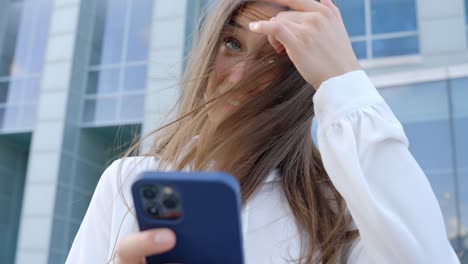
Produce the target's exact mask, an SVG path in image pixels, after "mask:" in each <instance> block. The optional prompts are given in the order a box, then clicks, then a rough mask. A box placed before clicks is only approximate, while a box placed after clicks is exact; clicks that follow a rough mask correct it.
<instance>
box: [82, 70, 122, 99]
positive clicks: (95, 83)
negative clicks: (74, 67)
mask: <svg viewBox="0 0 468 264" xmlns="http://www.w3.org/2000/svg"><path fill="white" fill-rule="evenodd" d="M118 89H119V69H118V68H116V69H106V70H99V71H90V72H89V73H88V85H87V87H86V93H87V94H105V93H111V92H115V91H117V90H118Z"/></svg>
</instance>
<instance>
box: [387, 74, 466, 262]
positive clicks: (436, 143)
mask: <svg viewBox="0 0 468 264" xmlns="http://www.w3.org/2000/svg"><path fill="white" fill-rule="evenodd" d="M467 85H468V79H467V78H461V79H454V80H441V81H434V82H425V83H418V84H410V85H401V86H397V87H387V88H381V89H379V92H380V93H381V94H382V96H383V97H384V98H385V100H386V101H387V103H388V105H389V106H390V107H391V109H392V111H393V112H394V113H395V115H396V116H397V117H398V119H399V120H400V122H401V123H402V124H403V126H404V129H405V132H406V135H407V136H408V139H409V142H410V145H409V149H410V151H411V153H412V154H413V155H414V157H415V159H416V160H417V161H418V163H419V165H420V166H421V168H422V169H423V170H424V172H425V174H426V176H427V178H428V180H429V182H430V183H431V187H432V189H433V191H434V193H435V195H436V197H437V199H438V202H439V205H440V208H441V210H442V213H443V216H444V221H445V224H446V230H447V236H448V238H449V240H450V242H451V243H452V246H453V247H454V249H455V250H456V251H458V252H459V251H461V250H465V251H466V250H468V192H467V191H466V190H468V167H467V165H466V164H468V151H467V150H468V140H467V139H466V136H465V135H466V134H467V133H468V107H467V106H466V102H465V101H466V99H465V98H467V96H468V89H467ZM463 263H465V262H463Z"/></svg>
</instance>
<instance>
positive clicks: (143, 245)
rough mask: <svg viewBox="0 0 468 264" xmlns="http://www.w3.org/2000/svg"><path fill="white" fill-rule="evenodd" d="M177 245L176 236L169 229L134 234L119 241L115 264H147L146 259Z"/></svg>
mask: <svg viewBox="0 0 468 264" xmlns="http://www.w3.org/2000/svg"><path fill="white" fill-rule="evenodd" d="M175 244H176V236H175V234H174V232H173V231H171V230H170V229H167V228H157V229H150V230H146V231H141V232H137V233H133V234H130V235H128V236H127V237H125V238H123V239H122V240H120V241H119V243H118V245H117V250H116V262H115V263H118V264H135V263H138V264H139V263H146V260H145V257H147V256H151V255H157V254H162V253H164V252H166V251H169V250H171V249H172V248H173V247H174V246H175Z"/></svg>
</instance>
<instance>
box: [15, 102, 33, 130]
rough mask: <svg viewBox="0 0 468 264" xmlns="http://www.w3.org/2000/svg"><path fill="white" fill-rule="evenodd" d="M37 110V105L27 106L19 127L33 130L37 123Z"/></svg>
mask: <svg viewBox="0 0 468 264" xmlns="http://www.w3.org/2000/svg"><path fill="white" fill-rule="evenodd" d="M36 109H37V105H36V104H25V105H24V106H23V107H22V109H21V110H22V112H21V116H20V121H19V127H21V128H27V129H33V127H34V124H35V123H36V117H37V113H36Z"/></svg>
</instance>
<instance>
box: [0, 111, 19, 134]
mask: <svg viewBox="0 0 468 264" xmlns="http://www.w3.org/2000/svg"><path fill="white" fill-rule="evenodd" d="M17 120H18V107H16V106H9V107H6V108H0V129H9V130H11V129H13V128H15V127H16V121H17Z"/></svg>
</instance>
